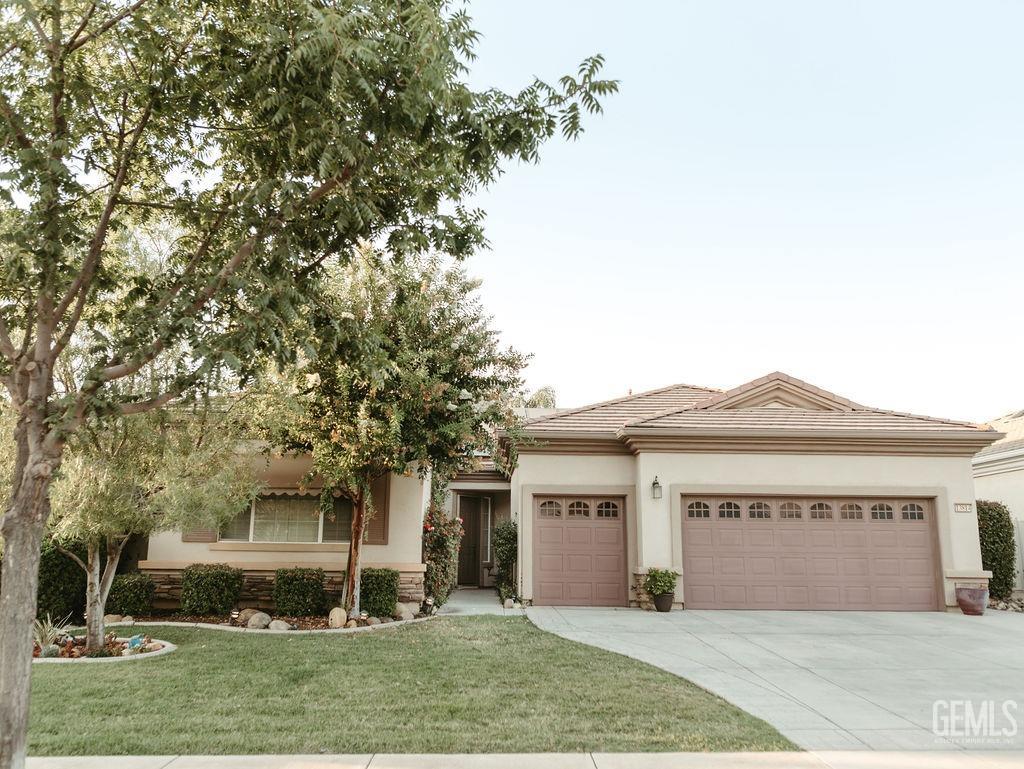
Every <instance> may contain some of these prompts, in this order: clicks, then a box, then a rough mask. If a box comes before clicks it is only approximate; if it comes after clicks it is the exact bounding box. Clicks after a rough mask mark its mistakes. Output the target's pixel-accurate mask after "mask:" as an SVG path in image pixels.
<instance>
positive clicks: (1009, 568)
mask: <svg viewBox="0 0 1024 769" xmlns="http://www.w3.org/2000/svg"><path fill="white" fill-rule="evenodd" d="M977 507H978V535H979V537H980V539H981V565H982V567H983V568H985V569H988V570H989V571H991V572H992V578H991V579H990V580H989V581H988V592H989V595H991V596H992V597H993V598H1009V597H1010V594H1011V593H1012V592H1013V582H1014V577H1015V576H1016V573H1017V563H1016V555H1017V543H1016V542H1015V541H1014V536H1013V519H1012V518H1011V517H1010V511H1009V509H1008V508H1007V507H1006V505H1004V504H1003V503H1002V502H990V501H987V500H983V499H979V500H978V504H977Z"/></svg>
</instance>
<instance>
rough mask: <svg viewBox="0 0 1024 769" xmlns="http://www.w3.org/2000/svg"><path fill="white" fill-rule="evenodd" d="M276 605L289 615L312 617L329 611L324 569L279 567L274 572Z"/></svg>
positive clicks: (278, 611) (277, 609)
mask: <svg viewBox="0 0 1024 769" xmlns="http://www.w3.org/2000/svg"><path fill="white" fill-rule="evenodd" d="M274 607H275V611H276V612H277V613H278V614H284V615H286V616H289V617H311V616H313V615H316V614H323V613H324V612H325V611H327V591H326V590H324V570H323V569H278V570H277V571H276V572H274Z"/></svg>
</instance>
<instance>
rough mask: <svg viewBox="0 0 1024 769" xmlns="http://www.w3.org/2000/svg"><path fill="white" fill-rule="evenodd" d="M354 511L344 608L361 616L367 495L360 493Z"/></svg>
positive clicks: (351, 613)
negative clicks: (362, 558)
mask: <svg viewBox="0 0 1024 769" xmlns="http://www.w3.org/2000/svg"><path fill="white" fill-rule="evenodd" d="M354 502H355V504H354V506H353V507H354V509H353V510H352V541H351V542H349V545H348V565H347V566H346V567H345V590H344V601H343V606H344V609H345V611H346V612H348V615H349V616H350V617H351V616H352V615H353V614H355V615H358V614H359V556H360V554H361V551H362V545H363V531H365V529H366V494H365V492H362V491H360V492H359V494H358V495H357V496H356V499H355V500H354Z"/></svg>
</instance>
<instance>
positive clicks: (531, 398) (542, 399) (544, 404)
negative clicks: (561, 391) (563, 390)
mask: <svg viewBox="0 0 1024 769" xmlns="http://www.w3.org/2000/svg"><path fill="white" fill-rule="evenodd" d="M556 400H557V394H556V393H555V388H554V387H552V386H551V385H544V386H543V387H538V388H537V389H536V390H534V391H533V392H532V393H529V394H526V395H524V396H523V398H522V399H521V403H519V404H518V405H521V406H523V407H524V408H528V409H553V408H555V401H556Z"/></svg>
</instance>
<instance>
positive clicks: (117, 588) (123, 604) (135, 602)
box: [107, 573, 156, 615]
mask: <svg viewBox="0 0 1024 769" xmlns="http://www.w3.org/2000/svg"><path fill="white" fill-rule="evenodd" d="M155 591H156V584H155V583H154V582H153V578H152V577H151V576H149V575H148V574H141V573H134V574H118V575H117V576H116V577H114V581H113V582H112V583H111V584H110V593H109V594H108V595H107V614H126V615H127V614H150V613H151V612H152V611H153V593H154V592H155Z"/></svg>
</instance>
